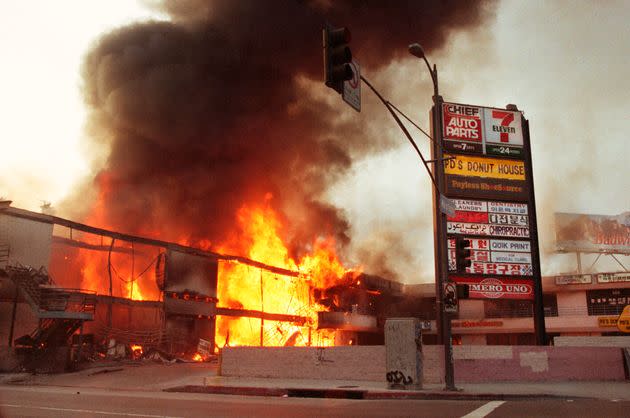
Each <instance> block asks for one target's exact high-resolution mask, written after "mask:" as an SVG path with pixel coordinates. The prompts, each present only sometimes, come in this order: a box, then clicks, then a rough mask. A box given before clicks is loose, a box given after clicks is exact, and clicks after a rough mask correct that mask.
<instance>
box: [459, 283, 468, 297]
mask: <svg viewBox="0 0 630 418" xmlns="http://www.w3.org/2000/svg"><path fill="white" fill-rule="evenodd" d="M469 297H470V285H467V284H459V283H458V284H457V298H458V299H468V298H469Z"/></svg>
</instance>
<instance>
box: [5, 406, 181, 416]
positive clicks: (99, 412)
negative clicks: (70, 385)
mask: <svg viewBox="0 0 630 418" xmlns="http://www.w3.org/2000/svg"><path fill="white" fill-rule="evenodd" d="M0 407H7V408H27V409H43V410H46V411H66V412H80V413H83V412H86V413H90V414H102V415H120V416H124V417H148V418H184V417H174V416H169V415H150V414H132V413H126V412H111V411H97V410H93V409H71V408H53V407H50V406H33V405H17V404H10V403H0Z"/></svg>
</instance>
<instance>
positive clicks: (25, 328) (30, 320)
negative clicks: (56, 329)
mask: <svg viewBox="0 0 630 418" xmlns="http://www.w3.org/2000/svg"><path fill="white" fill-rule="evenodd" d="M12 312H13V301H2V302H0V346H5V347H6V346H8V345H9V332H10V329H11V314H12ZM38 323H39V320H38V319H37V316H36V315H35V313H33V310H32V309H31V306H30V305H29V304H27V303H18V304H17V310H16V312H15V327H14V329H13V339H16V338H18V337H21V336H23V335H26V334H31V333H32V332H33V331H35V329H36V328H37V324H38Z"/></svg>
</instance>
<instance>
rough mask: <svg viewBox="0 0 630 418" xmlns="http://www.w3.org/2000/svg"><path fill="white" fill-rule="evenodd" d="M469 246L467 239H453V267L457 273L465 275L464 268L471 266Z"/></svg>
mask: <svg viewBox="0 0 630 418" xmlns="http://www.w3.org/2000/svg"><path fill="white" fill-rule="evenodd" d="M470 245H471V243H470V240H469V239H464V238H463V237H455V265H456V269H457V272H458V273H465V272H466V268H467V267H470V266H471V264H472V262H471V260H470V257H471V256H472V250H471V249H470Z"/></svg>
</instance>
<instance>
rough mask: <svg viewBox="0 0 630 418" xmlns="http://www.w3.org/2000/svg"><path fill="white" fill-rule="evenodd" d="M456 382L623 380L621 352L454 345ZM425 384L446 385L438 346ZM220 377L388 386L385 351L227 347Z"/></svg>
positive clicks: (428, 359) (427, 359)
mask: <svg viewBox="0 0 630 418" xmlns="http://www.w3.org/2000/svg"><path fill="white" fill-rule="evenodd" d="M453 348H454V350H453V358H454V362H455V365H454V368H455V381H456V382H460V383H474V382H500V381H521V382H522V381H532V382H535V381H566V380H585V381H588V380H599V381H606V380H613V381H620V380H624V379H625V373H624V365H623V353H622V351H621V349H620V348H613V347H548V346H455V347H453ZM422 351H423V357H424V360H423V382H424V383H425V384H426V383H444V371H443V370H444V350H443V347H442V346H437V345H425V346H423V349H422ZM221 374H222V375H224V376H242V377H270V378H288V379H336V380H363V381H376V382H383V383H385V382H386V379H385V375H386V370H385V347H384V346H349V347H328V348H315V347H267V348H264V347H232V348H230V347H226V348H224V349H223V351H222V354H221Z"/></svg>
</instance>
